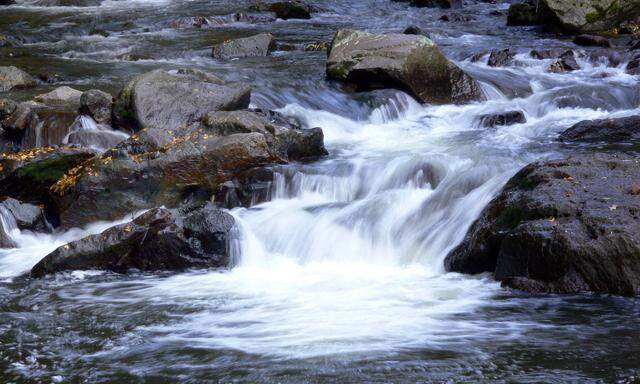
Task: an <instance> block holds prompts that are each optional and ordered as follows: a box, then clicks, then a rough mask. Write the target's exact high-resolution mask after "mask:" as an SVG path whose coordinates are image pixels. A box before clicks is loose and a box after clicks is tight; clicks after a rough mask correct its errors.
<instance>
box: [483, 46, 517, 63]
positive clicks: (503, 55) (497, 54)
mask: <svg viewBox="0 0 640 384" xmlns="http://www.w3.org/2000/svg"><path fill="white" fill-rule="evenodd" d="M515 55H516V52H515V51H513V50H512V49H511V48H505V49H500V50H498V49H494V50H492V51H491V54H490V55H489V61H488V62H487V65H489V66H490V67H504V66H506V65H509V64H510V63H511V62H512V61H513V57H514V56H515Z"/></svg>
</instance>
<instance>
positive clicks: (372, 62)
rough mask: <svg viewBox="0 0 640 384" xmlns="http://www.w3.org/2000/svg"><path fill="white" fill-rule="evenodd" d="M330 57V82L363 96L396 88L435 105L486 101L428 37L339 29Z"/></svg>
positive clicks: (472, 82)
mask: <svg viewBox="0 0 640 384" xmlns="http://www.w3.org/2000/svg"><path fill="white" fill-rule="evenodd" d="M328 55H329V57H328V60H327V76H328V78H330V79H334V80H340V81H344V82H347V83H351V84H354V85H356V86H357V87H358V88H359V89H361V90H370V89H377V88H396V89H400V90H403V91H405V92H408V93H410V94H412V95H413V96H415V97H416V98H418V99H419V100H420V101H422V102H426V103H434V104H450V103H455V104H461V103H466V102H469V101H473V100H479V99H482V98H483V94H482V91H481V89H480V86H479V85H478V83H477V82H476V81H475V80H474V79H473V78H471V77H470V76H469V75H467V74H466V73H464V72H463V71H462V70H461V69H460V68H459V67H458V66H457V65H455V64H454V63H452V62H451V61H449V60H448V59H447V58H446V57H445V56H444V55H443V54H442V52H440V49H439V48H438V46H437V45H436V44H435V43H434V42H433V41H431V40H429V39H428V38H426V37H424V36H418V35H405V34H385V35H383V34H373V33H368V32H363V31H355V30H350V29H341V30H339V31H338V32H337V33H336V35H335V37H334V38H333V42H332V44H331V49H330V50H329V52H328Z"/></svg>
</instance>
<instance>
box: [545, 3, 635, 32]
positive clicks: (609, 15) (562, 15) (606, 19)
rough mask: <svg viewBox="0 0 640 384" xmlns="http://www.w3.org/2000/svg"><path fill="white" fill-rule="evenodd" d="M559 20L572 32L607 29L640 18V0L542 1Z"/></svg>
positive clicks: (564, 28)
mask: <svg viewBox="0 0 640 384" xmlns="http://www.w3.org/2000/svg"><path fill="white" fill-rule="evenodd" d="M541 2H542V3H543V4H544V5H545V6H546V8H548V9H549V10H550V12H551V14H552V15H553V18H549V19H548V22H552V23H557V24H558V25H559V26H560V27H561V28H562V29H563V30H565V31H566V32H570V33H586V32H604V31H611V30H614V29H617V28H619V27H621V26H623V25H624V24H626V23H628V22H637V21H638V18H639V17H640V2H638V1H632V0H571V1H567V0H541Z"/></svg>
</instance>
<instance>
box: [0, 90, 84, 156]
mask: <svg viewBox="0 0 640 384" xmlns="http://www.w3.org/2000/svg"><path fill="white" fill-rule="evenodd" d="M77 116H78V113H77V106H70V105H55V106H48V105H44V104H40V103H36V102H33V101H28V102H23V103H20V104H17V105H16V107H15V109H14V110H13V112H12V113H10V114H5V116H4V118H2V119H1V120H0V127H2V129H3V130H4V131H5V132H6V133H7V135H8V136H9V137H10V138H12V139H13V140H14V141H16V142H19V143H20V147H21V148H22V149H30V148H36V147H45V146H54V145H60V144H62V143H63V141H64V138H65V137H66V136H67V134H68V133H69V132H70V128H71V126H72V124H73V123H74V121H75V120H76V118H77Z"/></svg>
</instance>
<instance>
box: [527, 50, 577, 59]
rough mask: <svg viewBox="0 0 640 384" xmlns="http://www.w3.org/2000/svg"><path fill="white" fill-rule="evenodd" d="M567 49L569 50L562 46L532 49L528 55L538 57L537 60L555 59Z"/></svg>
mask: <svg viewBox="0 0 640 384" xmlns="http://www.w3.org/2000/svg"><path fill="white" fill-rule="evenodd" d="M569 51H570V50H568V49H564V48H552V49H534V50H532V51H531V53H530V55H531V57H533V58H534V59H538V60H545V59H557V58H559V57H560V56H562V55H563V54H565V53H567V52H569ZM571 52H573V51H571Z"/></svg>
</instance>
